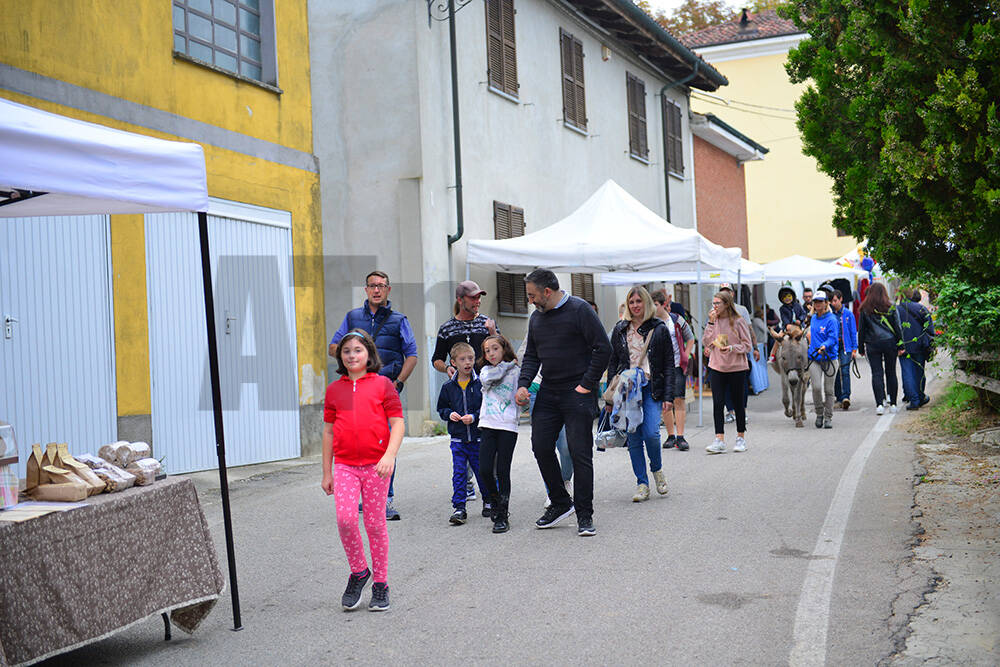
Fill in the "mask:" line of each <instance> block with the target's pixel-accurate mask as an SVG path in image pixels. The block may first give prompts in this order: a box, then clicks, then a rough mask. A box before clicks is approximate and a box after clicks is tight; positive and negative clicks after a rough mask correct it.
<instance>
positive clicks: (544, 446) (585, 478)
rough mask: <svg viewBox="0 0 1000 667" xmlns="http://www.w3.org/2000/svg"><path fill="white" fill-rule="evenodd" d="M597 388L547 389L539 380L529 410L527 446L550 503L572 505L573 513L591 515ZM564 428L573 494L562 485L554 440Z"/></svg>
mask: <svg viewBox="0 0 1000 667" xmlns="http://www.w3.org/2000/svg"><path fill="white" fill-rule="evenodd" d="M596 416H597V392H595V391H591V392H589V393H586V394H580V393H577V392H576V390H575V389H558V390H557V389H550V388H548V387H546V386H545V383H544V382H543V383H542V386H541V388H540V389H539V390H538V395H537V396H536V398H535V409H534V411H533V412H532V413H531V450H532V452H533V453H534V455H535V461H536V462H537V463H538V471H539V472H540V473H541V474H542V480H543V481H544V482H545V486H546V487H547V488H548V489H549V499H550V500H551V501H552V505H553V507H559V508H566V507H570V506H573V505H576V515H577V517H583V518H591V517H592V516H593V515H594V432H593V426H594V418H595V417H596ZM563 427H565V428H566V441H567V444H568V445H569V454H570V457H571V458H572V460H573V497H572V498H570V495H569V493H568V492H567V491H566V487H565V486H564V485H563V479H562V473H561V472H560V469H559V461H558V459H556V440H557V439H558V438H559V431H560V430H562V429H563Z"/></svg>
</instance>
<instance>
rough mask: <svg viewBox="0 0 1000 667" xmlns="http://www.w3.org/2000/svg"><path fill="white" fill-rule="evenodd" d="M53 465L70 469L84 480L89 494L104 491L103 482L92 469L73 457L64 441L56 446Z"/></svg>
mask: <svg viewBox="0 0 1000 667" xmlns="http://www.w3.org/2000/svg"><path fill="white" fill-rule="evenodd" d="M55 465H56V466H57V467H59V468H64V469H66V470H72V471H73V472H74V473H75V474H76V476H77V477H79V478H80V479H82V480H83V481H84V482H86V483H87V486H88V487H90V495H92V496H93V495H96V494H98V493H103V492H104V487H105V486H106V485H105V483H104V482H103V481H102V480H101V478H100V477H98V476H97V475H95V474H94V471H93V470H91V469H90V468H88V467H87V466H86V465H84V464H83V463H80V462H79V461H77V460H76V459H75V458H73V456H72V455H71V454H70V453H69V446H68V445H67V444H66V443H61V444H60V445H59V446H58V448H57V450H56V461H55Z"/></svg>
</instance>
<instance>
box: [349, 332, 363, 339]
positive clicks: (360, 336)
mask: <svg viewBox="0 0 1000 667" xmlns="http://www.w3.org/2000/svg"><path fill="white" fill-rule="evenodd" d="M348 336H357V337H359V338H364V337H365V335H364V334H363V333H358V332H357V331H348V332H347V333H345V334H344V338H347V337H348Z"/></svg>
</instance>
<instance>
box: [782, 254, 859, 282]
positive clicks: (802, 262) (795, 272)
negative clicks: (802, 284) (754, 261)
mask: <svg viewBox="0 0 1000 667" xmlns="http://www.w3.org/2000/svg"><path fill="white" fill-rule="evenodd" d="M762 268H763V269H764V276H765V277H766V279H767V281H768V282H781V281H783V280H813V281H815V280H826V279H828V278H854V277H856V276H867V275H868V272H867V271H865V270H863V269H852V268H851V267H849V266H842V265H840V264H834V263H833V262H822V261H820V260H818V259H810V258H809V257H803V256H802V255H789V256H788V257H785V258H784V259H778V260H775V261H773V262H768V263H767V264H764V265H763V267H762Z"/></svg>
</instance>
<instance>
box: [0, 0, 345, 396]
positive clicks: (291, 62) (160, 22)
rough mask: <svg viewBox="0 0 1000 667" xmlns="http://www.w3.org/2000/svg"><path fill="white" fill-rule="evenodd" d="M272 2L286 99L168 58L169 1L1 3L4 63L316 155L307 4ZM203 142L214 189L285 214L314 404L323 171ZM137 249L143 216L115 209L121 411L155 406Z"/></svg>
mask: <svg viewBox="0 0 1000 667" xmlns="http://www.w3.org/2000/svg"><path fill="white" fill-rule="evenodd" d="M275 5H276V8H275V11H276V17H275V18H276V20H275V23H276V25H277V42H276V43H277V50H278V53H277V57H278V63H279V78H278V85H279V87H280V88H281V89H282V91H283V93H282V94H278V93H276V92H274V91H271V90H267V89H265V88H262V87H260V86H256V85H253V84H250V83H246V82H244V81H240V80H237V79H235V78H233V77H230V76H227V75H225V74H221V73H219V72H216V71H213V70H210V69H207V68H204V67H200V66H198V65H196V64H193V63H190V62H187V61H184V60H180V59H175V58H174V56H173V31H172V17H171V3H170V2H167V1H164V2H110V1H107V0H104V1H100V0H99V1H98V2H95V3H79V2H75V1H73V0H46V1H44V2H43V1H41V0H36V1H31V0H25V1H23V2H17V3H13V4H11V6H10V7H5V12H4V21H3V23H2V24H0V62H3V63H5V64H8V65H12V66H14V67H17V68H19V69H23V70H28V71H31V72H35V73H38V74H41V75H43V76H45V77H49V78H52V79H58V80H61V81H65V82H68V83H71V84H74V85H76V86H83V87H86V88H90V89H93V90H96V91H99V92H101V93H104V94H107V95H111V96H114V97H117V98H120V99H124V100H128V101H132V102H136V103H138V104H142V105H145V106H149V107H153V108H155V109H159V110H163V111H168V112H171V113H174V114H177V115H179V116H183V117H185V118H192V119H195V120H199V121H202V122H204V123H208V124H210V125H213V126H217V127H220V128H224V129H227V130H231V131H234V132H237V133H240V134H244V135H247V136H250V137H254V138H257V139H262V140H265V141H269V142H273V143H276V144H280V145H282V146H286V147H288V148H292V149H295V150H298V151H302V152H304V153H309V154H311V153H312V120H311V118H312V109H311V97H310V79H309V41H308V37H307V21H306V0H281V1H280V2H278V1H277V0H276V1H275ZM0 96H3V97H5V98H7V99H11V100H13V101H15V102H19V103H22V104H27V105H30V106H33V107H37V108H39V109H43V110H46V111H51V112H53V113H58V114H62V115H65V116H70V117H73V118H79V119H81V120H85V121H90V122H94V123H99V124H101V125H106V126H109V127H114V128H117V129H121V130H126V131H129V132H137V133H139V134H145V135H149V136H154V137H159V138H162V139H174V140H190V139H188V138H186V137H181V136H175V135H171V134H167V133H164V132H159V131H155V130H151V129H149V128H147V127H141V126H138V125H133V124H130V123H125V122H121V121H118V120H115V119H112V118H108V117H106V116H101V115H98V114H94V113H88V112H84V111H80V110H78V109H75V108H72V107H70V106H65V105H62V104H54V103H50V102H47V101H43V100H39V99H35V98H32V97H29V96H27V95H22V94H17V93H13V92H11V91H9V90H4V89H3V87H2V86H0ZM202 145H203V147H204V150H205V162H206V170H207V178H208V192H209V194H210V195H211V196H213V197H219V198H222V199H227V200H232V201H237V202H244V203H248V204H254V205H257V206H265V207H269V208H275V209H281V210H285V211H289V212H290V213H291V216H292V244H293V252H294V253H295V256H296V261H295V262H294V271H295V310H296V329H297V335H298V341H297V346H298V361H299V371H300V401H301V402H302V403H318V402H321V401H322V398H323V397H322V391H321V389H322V384H321V383H322V379H323V377H324V376H325V369H326V362H327V358H326V340H325V330H324V326H325V323H324V316H323V312H324V299H323V266H322V260H321V256H322V249H323V245H322V225H321V214H320V199H319V175H318V174H317V173H314V172H311V171H307V170H303V169H299V168H296V167H290V166H286V165H284V164H280V163H276V162H270V161H267V160H263V159H259V158H255V157H253V156H251V155H247V154H244V153H240V152H236V151H233V150H228V149H224V148H219V147H217V146H213V145H208V144H204V143H203V144H202ZM144 247H145V240H144V232H143V228H142V221H141V216H114V217H113V219H112V260H113V262H114V276H115V279H114V287H115V294H114V300H115V341H116V359H117V371H118V397H119V398H118V401H119V406H118V407H119V414H120V415H131V414H148V413H149V411H150V407H149V406H150V398H149V353H148V325H147V323H146V312H147V311H146V291H145V268H144V266H145V250H144ZM122 261H125V262H127V263H131V268H129V269H126V270H120V268H121V267H122V264H121V262H122ZM137 262H138V263H137ZM140 264H141V266H142V267H143V268H142V270H141V271H140V270H139V269H138V266H140ZM126 273H127V274H129V275H126ZM137 278H141V287H140V285H139V283H138V281H137V280H136V279H137ZM313 369H316V372H315V373H314V370H313ZM317 374H318V376H317ZM317 388H318V389H319V390H317Z"/></svg>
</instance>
